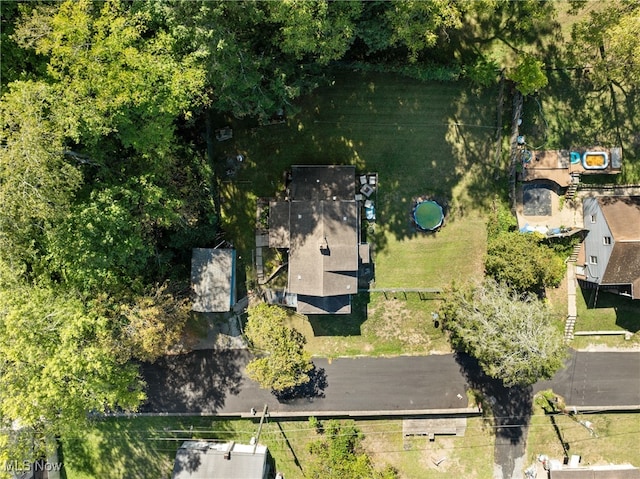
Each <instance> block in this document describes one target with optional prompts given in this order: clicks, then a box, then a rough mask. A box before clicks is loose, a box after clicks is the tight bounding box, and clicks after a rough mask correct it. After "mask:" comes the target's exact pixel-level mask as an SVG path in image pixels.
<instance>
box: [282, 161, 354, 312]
mask: <svg viewBox="0 0 640 479" xmlns="http://www.w3.org/2000/svg"><path fill="white" fill-rule="evenodd" d="M355 171H356V170H355V167H354V166H294V167H292V176H291V178H292V181H291V184H290V185H289V189H290V193H289V201H272V202H271V203H269V246H271V247H276V248H289V275H288V280H289V284H288V292H289V293H293V294H297V295H299V297H298V311H299V312H306V313H307V314H321V313H348V312H350V310H351V307H350V300H349V298H348V295H351V294H356V293H357V292H358V260H359V245H358V242H359V227H360V214H359V205H358V203H357V202H356V201H355V194H356V184H355V178H356V175H355ZM343 296H344V297H343ZM300 297H302V300H301V299H300ZM340 297H342V298H340ZM314 298H318V299H314ZM326 298H331V299H326Z"/></svg>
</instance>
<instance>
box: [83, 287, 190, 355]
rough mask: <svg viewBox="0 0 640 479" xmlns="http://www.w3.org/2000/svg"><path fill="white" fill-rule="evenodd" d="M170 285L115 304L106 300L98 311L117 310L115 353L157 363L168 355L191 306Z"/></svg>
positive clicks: (121, 299)
mask: <svg viewBox="0 0 640 479" xmlns="http://www.w3.org/2000/svg"><path fill="white" fill-rule="evenodd" d="M170 286H171V285H170V284H169V283H168V282H167V283H165V284H162V285H156V286H153V287H149V288H147V290H146V291H145V294H143V295H136V296H134V297H133V298H130V299H129V300H127V298H119V300H118V302H117V303H116V304H111V302H110V301H108V300H107V299H106V298H105V299H104V301H100V304H94V305H93V307H94V308H95V309H97V308H100V309H106V311H105V314H108V311H109V310H112V311H116V313H115V318H114V321H113V322H114V323H115V327H114V329H113V331H114V333H113V335H112V338H113V341H112V344H113V346H112V350H113V351H114V353H118V354H119V355H120V356H121V357H122V358H130V357H135V358H136V359H139V360H141V361H146V362H153V361H155V360H156V359H158V358H159V357H160V356H163V355H165V354H167V353H168V352H169V351H170V349H171V348H172V347H173V346H175V345H176V343H177V342H178V341H179V339H180V336H181V334H182V330H183V328H184V325H185V323H186V322H187V319H188V318H189V313H190V307H189V301H187V298H186V295H185V294H184V293H183V292H181V291H176V288H175V287H174V288H171V287H170Z"/></svg>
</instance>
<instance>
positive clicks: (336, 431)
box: [306, 419, 398, 479]
mask: <svg viewBox="0 0 640 479" xmlns="http://www.w3.org/2000/svg"><path fill="white" fill-rule="evenodd" d="M323 430H324V437H323V438H322V439H319V440H317V441H314V442H311V443H310V444H309V446H308V447H309V452H310V454H311V461H310V463H309V465H308V466H307V469H306V476H307V477H310V478H312V479H343V478H345V477H353V478H363V479H364V478H367V479H395V478H397V477H398V474H397V472H396V471H395V470H394V469H393V468H391V467H386V468H384V469H383V470H381V471H380V470H376V469H375V468H374V467H373V464H372V462H371V459H370V458H369V456H368V455H367V454H366V452H365V451H364V449H363V448H362V439H363V437H364V436H363V434H362V433H361V432H360V430H359V429H358V428H357V427H356V425H355V424H354V423H353V422H352V421H349V422H344V423H341V422H340V421H337V420H335V419H332V420H330V421H327V422H326V423H324V425H323Z"/></svg>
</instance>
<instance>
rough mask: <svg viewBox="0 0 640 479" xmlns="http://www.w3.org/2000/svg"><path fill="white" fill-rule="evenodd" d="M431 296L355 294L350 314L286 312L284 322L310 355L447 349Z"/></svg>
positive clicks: (375, 354)
mask: <svg viewBox="0 0 640 479" xmlns="http://www.w3.org/2000/svg"><path fill="white" fill-rule="evenodd" d="M439 305H440V301H439V300H438V299H437V295H425V296H423V299H421V298H420V297H419V296H418V294H416V293H407V295H406V297H405V295H403V294H402V293H397V294H395V295H393V294H387V296H386V297H385V295H384V294H382V293H372V294H371V295H369V294H364V293H361V294H360V295H358V296H357V297H356V298H355V299H354V304H353V311H354V313H353V314H350V315H346V316H337V315H336V316H311V317H306V316H303V315H298V314H295V315H292V316H291V319H290V326H292V327H293V328H295V329H297V330H298V331H300V332H301V333H302V334H304V336H305V337H306V338H307V345H306V347H305V349H306V350H307V351H309V352H310V353H311V354H313V355H314V356H322V357H338V356H361V355H367V356H385V355H388V356H397V355H401V354H414V355H418V354H430V353H446V352H450V351H451V348H450V346H449V343H448V340H447V337H446V336H445V334H444V333H443V331H442V329H441V328H436V327H434V326H435V325H434V322H433V317H432V316H431V313H432V312H435V311H437V309H438V307H439Z"/></svg>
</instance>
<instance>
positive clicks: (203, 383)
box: [143, 350, 640, 414]
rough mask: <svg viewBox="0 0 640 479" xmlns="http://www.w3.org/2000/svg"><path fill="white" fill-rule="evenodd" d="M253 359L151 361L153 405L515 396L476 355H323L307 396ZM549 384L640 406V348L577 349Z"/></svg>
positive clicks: (363, 407)
mask: <svg viewBox="0 0 640 479" xmlns="http://www.w3.org/2000/svg"><path fill="white" fill-rule="evenodd" d="M248 360H249V356H248V353H247V352H246V351H244V350H232V351H221V352H216V351H212V350H204V351H196V352H194V353H190V354H185V355H180V356H172V357H169V358H166V359H162V360H159V361H158V362H156V363H155V364H145V365H143V376H144V378H145V379H146V381H147V383H148V385H149V402H148V404H147V405H146V406H145V410H146V411H148V412H183V413H186V412H191V413H210V414H240V413H245V412H246V411H248V410H250V409H251V407H259V406H261V405H262V404H265V403H266V404H268V405H269V409H270V410H271V411H272V412H274V413H276V412H282V413H286V412H290V411H377V410H383V411H397V410H423V409H449V408H459V407H464V406H466V399H465V400H459V399H458V398H457V395H458V394H460V395H462V396H465V390H466V389H467V388H468V387H470V386H472V387H477V388H479V389H486V390H487V393H488V395H494V396H496V398H501V397H502V396H503V395H504V394H507V391H500V390H496V388H497V387H498V385H496V384H495V383H493V382H492V381H490V380H488V379H487V378H485V377H483V376H482V374H481V373H480V372H479V370H478V369H477V366H476V365H474V364H473V361H471V360H470V359H469V358H467V357H465V356H462V355H453V354H447V355H440V356H426V357H420V356H417V357H411V356H402V357H397V358H357V359H346V358H340V359H334V360H333V361H331V362H328V361H327V360H326V359H316V360H314V363H315V365H316V370H315V380H314V382H313V385H312V387H311V388H308V390H307V391H303V392H302V393H303V394H302V396H305V397H299V398H294V399H290V398H289V399H285V400H278V398H276V397H275V396H273V395H272V394H271V393H270V392H268V391H265V390H261V389H259V388H258V387H257V386H256V384H255V383H254V382H253V381H250V380H249V379H247V378H246V377H245V376H244V373H243V370H244V366H245V365H246V363H247V362H248ZM547 388H552V389H553V390H554V391H555V392H556V393H558V394H560V395H562V396H564V398H565V399H566V402H567V404H568V405H574V406H578V407H590V406H593V407H599V406H632V405H640V352H625V353H622V352H606V353H593V352H574V353H572V355H571V357H570V359H569V361H568V362H567V367H566V368H565V369H563V370H562V371H560V372H559V373H558V374H556V376H555V377H554V378H553V379H552V380H551V381H542V382H539V383H538V384H536V385H535V386H534V388H533V392H534V393H535V392H537V391H539V390H542V389H547ZM515 400H516V401H518V398H515ZM507 402H508V403H510V402H511V400H507ZM503 406H505V407H506V405H505V404H503Z"/></svg>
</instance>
